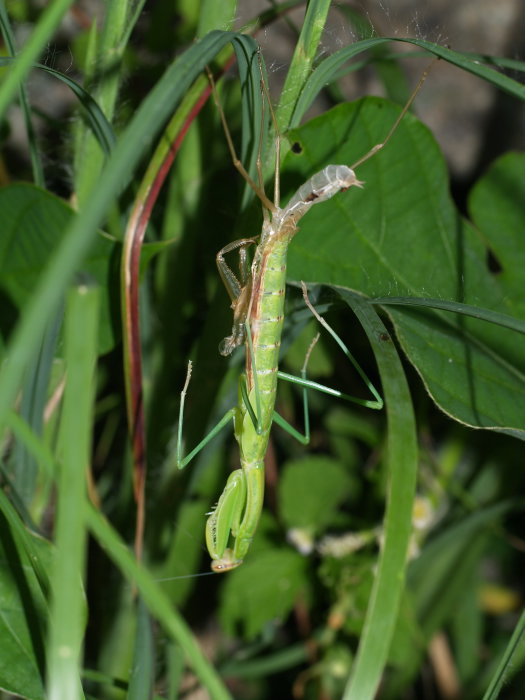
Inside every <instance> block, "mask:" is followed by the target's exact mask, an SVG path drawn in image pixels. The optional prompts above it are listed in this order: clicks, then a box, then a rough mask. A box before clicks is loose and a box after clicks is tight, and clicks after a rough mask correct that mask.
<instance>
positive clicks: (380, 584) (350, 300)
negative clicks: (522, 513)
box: [334, 287, 418, 700]
mask: <svg viewBox="0 0 525 700" xmlns="http://www.w3.org/2000/svg"><path fill="white" fill-rule="evenodd" d="M334 290H335V291H337V293H338V294H339V295H340V296H341V297H342V299H344V301H345V302H346V303H347V304H348V305H349V306H350V307H351V308H352V310H353V311H354V312H355V313H356V315H357V317H358V318H359V320H360V322H361V323H362V325H363V328H364V329H365V331H366V334H367V336H368V340H369V341H370V344H371V346H372V349H373V351H374V355H375V358H376V361H377V364H378V368H379V374H380V376H381V382H382V386H383V392H384V398H385V406H386V412H387V418H388V442H387V454H386V459H387V465H388V476H389V478H388V492H387V507H386V513H385V520H384V541H383V547H382V551H381V554H380V557H379V562H378V568H377V574H376V578H375V581H374V585H373V588H372V593H371V596H370V601H369V604H368V610H367V614H366V619H365V624H364V628H363V633H362V636H361V641H360V644H359V649H358V652H357V657H356V660H355V663H354V666H353V669H352V674H351V676H350V679H349V682H348V684H347V686H346V689H345V693H344V700H368V699H370V700H372V698H373V697H374V696H375V693H376V691H377V687H378V685H379V682H380V680H381V674H382V672H383V669H384V667H385V664H386V660H387V656H388V651H389V649H390V643H391V641H392V637H393V634H394V628H395V624H396V620H397V615H398V610H399V605H400V601H401V596H402V593H403V590H404V583H405V570H406V563H407V553H408V544H409V539H410V534H411V531H412V527H411V525H412V504H413V500H414V495H415V488H416V474H417V462H418V448H417V434H416V423H415V417H414V411H413V407H412V400H411V398H410V391H409V388H408V384H407V380H406V377H405V373H404V371H403V366H402V364H401V360H400V358H399V355H398V354H397V351H396V348H395V346H394V343H393V342H392V338H391V337H390V335H389V333H388V331H387V329H386V327H385V326H384V325H383V323H382V321H381V319H380V318H379V317H378V316H377V314H376V312H375V311H374V310H373V309H372V307H371V306H370V305H369V304H368V303H367V302H366V301H363V300H362V299H361V298H360V297H359V296H358V295H357V294H353V293H352V292H351V291H350V290H347V289H343V288H341V287H334Z"/></svg>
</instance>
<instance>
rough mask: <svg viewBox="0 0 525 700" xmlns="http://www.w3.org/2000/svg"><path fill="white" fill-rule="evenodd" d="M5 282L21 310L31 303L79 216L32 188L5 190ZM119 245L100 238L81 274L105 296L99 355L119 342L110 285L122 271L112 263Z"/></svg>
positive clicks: (1, 271)
mask: <svg viewBox="0 0 525 700" xmlns="http://www.w3.org/2000/svg"><path fill="white" fill-rule="evenodd" d="M0 212H1V218H2V228H1V229H0V280H1V285H2V289H3V291H4V292H5V293H6V294H7V295H8V296H9V298H10V300H11V301H12V302H13V304H14V305H15V306H16V307H17V309H18V310H20V309H22V308H23V307H24V305H25V303H26V302H27V301H28V300H29V299H30V298H31V295H32V293H33V292H34V290H35V288H36V285H37V283H38V279H39V277H40V274H41V272H42V270H43V269H44V268H45V267H46V265H47V264H48V263H49V260H50V259H51V257H52V255H53V253H54V252H55V251H56V249H57V247H58V246H59V244H60V242H61V241H62V239H63V237H64V233H65V231H66V230H67V227H68V225H69V224H70V223H71V221H72V219H73V217H74V215H75V212H74V211H73V210H72V209H71V208H70V207H69V206H68V205H67V204H66V203H65V202H63V201H62V200H61V199H59V198H58V197H55V196H54V195H52V194H50V193H49V192H46V191H44V190H41V189H39V188H38V187H34V186H33V185H28V184H21V183H19V184H15V185H9V186H7V187H3V188H1V189H0ZM114 250H115V244H114V243H113V242H112V241H110V240H108V239H107V238H104V237H103V236H102V235H98V236H97V239H96V242H95V245H94V246H93V248H92V249H91V251H90V255H89V257H88V258H87V259H86V260H85V262H84V263H83V265H82V268H81V270H79V271H78V274H85V275H87V276H88V278H90V279H92V280H93V279H94V280H96V281H97V282H98V283H99V287H100V290H101V296H102V305H101V314H102V318H101V322H100V331H99V333H100V334H99V351H100V352H107V351H108V350H110V349H111V348H112V347H113V345H114V342H115V339H114V325H113V324H112V322H111V311H112V309H111V291H112V290H111V287H110V284H109V280H110V279H111V273H112V272H113V270H114V275H115V277H114V281H115V285H117V284H118V277H116V275H117V269H116V267H115V262H114V260H113V254H114Z"/></svg>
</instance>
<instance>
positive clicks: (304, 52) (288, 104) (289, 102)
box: [275, 0, 331, 133]
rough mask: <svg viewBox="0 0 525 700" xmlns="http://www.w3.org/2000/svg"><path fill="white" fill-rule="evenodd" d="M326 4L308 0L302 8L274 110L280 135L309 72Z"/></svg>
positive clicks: (318, 0)
mask: <svg viewBox="0 0 525 700" xmlns="http://www.w3.org/2000/svg"><path fill="white" fill-rule="evenodd" d="M330 5H331V2H330V0H311V2H309V3H308V4H307V6H306V13H305V16H304V21H303V25H302V28H301V33H300V34H299V39H298V40H297V44H296V46H295V51H294V55H293V57H292V62H291V64H290V67H289V69H288V73H287V75H286V80H285V83H284V87H283V90H282V93H281V99H280V101H279V106H278V107H277V109H276V111H275V114H276V117H277V123H278V125H279V130H280V132H281V133H284V132H285V131H286V130H287V129H288V126H289V122H290V117H291V116H292V114H293V111H294V107H295V103H296V101H297V98H298V96H299V95H300V94H301V91H302V89H303V86H304V84H305V82H306V80H307V78H308V76H309V75H310V73H311V71H312V66H313V63H314V60H315V57H316V54H317V48H318V46H319V41H320V39H321V34H322V32H323V29H324V26H325V23H326V17H327V15H328V10H329V9H330Z"/></svg>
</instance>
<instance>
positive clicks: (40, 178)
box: [0, 3, 45, 187]
mask: <svg viewBox="0 0 525 700" xmlns="http://www.w3.org/2000/svg"><path fill="white" fill-rule="evenodd" d="M0 29H1V30H2V35H3V37H4V42H5V44H6V46H7V49H8V50H9V52H10V54H11V55H12V56H15V55H16V41H15V36H14V33H13V31H12V29H11V22H10V21H9V15H8V14H7V11H6V9H5V5H4V3H1V4H0ZM0 65H1V63H0ZM19 93H20V106H21V108H22V114H23V116H24V122H25V127H26V132H27V140H28V143H29V153H30V156H31V165H32V168H33V179H34V181H35V185H38V186H39V187H44V186H45V181H44V168H43V166H42V160H41V158H40V151H39V149H38V144H37V142H36V136H35V130H34V129H33V122H32V121H31V110H30V107H29V102H28V99H27V93H26V89H25V85H24V84H23V83H20V89H19Z"/></svg>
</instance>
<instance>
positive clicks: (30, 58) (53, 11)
mask: <svg viewBox="0 0 525 700" xmlns="http://www.w3.org/2000/svg"><path fill="white" fill-rule="evenodd" d="M73 1H74V0H55V2H53V3H51V4H50V5H49V6H48V7H47V8H46V9H45V10H44V12H43V13H42V16H41V18H40V20H39V22H38V24H37V25H36V27H35V30H34V31H33V33H32V34H31V36H30V37H29V39H28V41H27V43H26V45H25V46H24V48H23V49H22V51H21V52H20V54H19V55H18V56H17V59H16V61H15V64H14V65H13V67H12V69H11V70H10V71H9V72H8V74H7V76H6V78H5V80H4V81H3V82H2V84H1V85H0V119H2V118H3V117H4V114H5V111H6V109H7V107H8V106H9V104H10V103H11V101H12V99H13V97H14V96H15V94H16V91H17V90H18V88H19V86H20V85H21V84H22V82H23V81H24V79H25V77H26V75H27V73H28V72H29V71H30V70H31V66H32V65H33V63H35V61H36V60H37V58H38V56H39V55H40V53H41V52H42V51H43V50H44V49H45V47H46V46H47V44H48V42H49V41H51V37H52V36H53V34H54V32H55V30H56V28H57V27H58V25H59V24H60V22H61V21H62V19H63V17H64V15H65V14H66V12H67V11H68V9H69V8H70V6H71V5H72V4H73Z"/></svg>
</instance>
